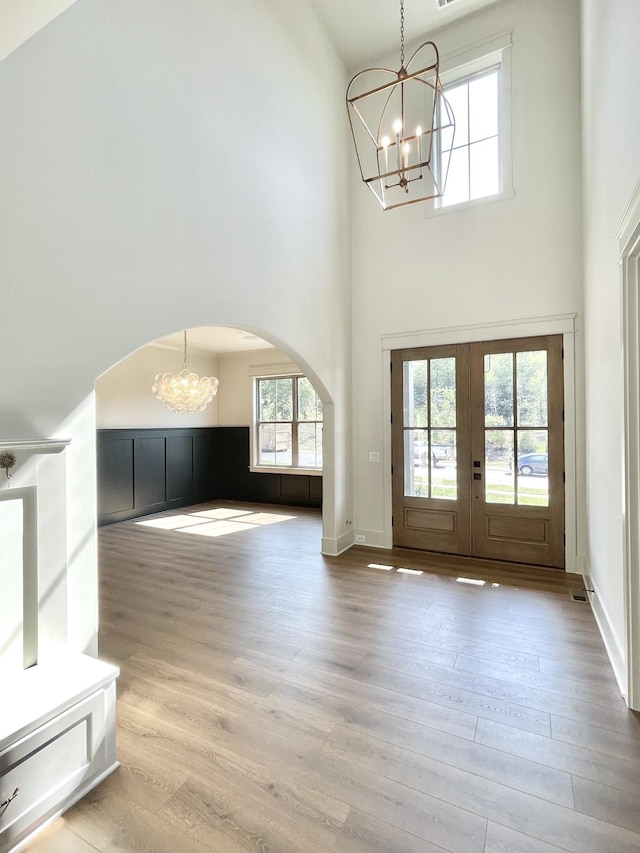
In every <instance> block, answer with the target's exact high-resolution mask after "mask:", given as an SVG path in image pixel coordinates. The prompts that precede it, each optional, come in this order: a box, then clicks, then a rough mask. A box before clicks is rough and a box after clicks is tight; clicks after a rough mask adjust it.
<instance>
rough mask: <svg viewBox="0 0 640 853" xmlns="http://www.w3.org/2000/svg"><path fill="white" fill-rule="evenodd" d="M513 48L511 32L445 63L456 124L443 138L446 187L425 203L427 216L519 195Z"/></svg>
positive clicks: (441, 153)
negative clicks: (515, 183)
mask: <svg viewBox="0 0 640 853" xmlns="http://www.w3.org/2000/svg"><path fill="white" fill-rule="evenodd" d="M510 47H511V34H510V33H505V34H502V35H500V36H497V37H496V38H495V39H493V40H491V42H489V43H483V44H479V45H477V46H476V47H474V48H470V49H469V50H467V51H465V52H464V53H463V54H459V55H457V56H456V57H454V58H452V59H450V60H449V61H448V62H446V63H445V64H446V65H448V66H449V68H448V69H445V70H444V71H443V73H442V75H441V78H442V82H443V88H444V93H445V96H446V97H447V99H448V101H449V103H450V104H451V107H452V109H453V112H454V115H455V120H456V128H455V134H451V133H444V134H442V136H441V139H440V151H439V152H437V157H438V163H440V164H445V163H447V162H448V163H449V170H448V177H447V184H446V191H445V194H444V196H442V197H441V198H437V199H434V204H433V206H429V205H425V210H426V215H427V216H433V215H438V214H442V213H450V212H452V211H455V210H459V209H461V208H466V207H475V206H477V205H481V204H487V203H489V202H494V201H500V200H503V199H507V198H511V197H513V177H512V172H513V170H512V157H511V51H510Z"/></svg>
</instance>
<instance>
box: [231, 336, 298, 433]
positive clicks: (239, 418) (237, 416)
mask: <svg viewBox="0 0 640 853" xmlns="http://www.w3.org/2000/svg"><path fill="white" fill-rule="evenodd" d="M218 363H219V365H220V371H219V377H220V387H221V388H224V394H222V392H221V393H220V399H219V401H218V425H219V426H250V425H251V423H252V422H253V379H254V377H255V376H258V375H259V374H260V373H261V372H262V371H264V372H265V375H270V371H272V370H277V371H279V372H282V373H296V372H298V370H299V368H298V366H297V365H296V364H295V363H294V362H292V361H291V360H290V359H289V358H288V357H287V356H286V355H285V353H283V352H281V351H280V350H278V349H263V350H253V351H251V352H235V353H229V354H226V355H221V356H219V358H218Z"/></svg>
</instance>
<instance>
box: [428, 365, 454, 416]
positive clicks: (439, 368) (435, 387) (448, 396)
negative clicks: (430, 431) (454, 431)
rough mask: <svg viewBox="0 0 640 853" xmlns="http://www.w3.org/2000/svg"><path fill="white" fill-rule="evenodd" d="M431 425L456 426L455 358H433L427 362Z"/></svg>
mask: <svg viewBox="0 0 640 853" xmlns="http://www.w3.org/2000/svg"><path fill="white" fill-rule="evenodd" d="M429 370H430V389H431V423H430V426H432V427H452V428H455V426H456V360H455V358H433V359H431V360H430V362H429Z"/></svg>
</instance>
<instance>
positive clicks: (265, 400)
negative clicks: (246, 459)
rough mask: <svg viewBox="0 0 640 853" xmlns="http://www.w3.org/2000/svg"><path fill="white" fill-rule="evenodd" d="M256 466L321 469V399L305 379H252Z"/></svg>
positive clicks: (300, 377)
mask: <svg viewBox="0 0 640 853" xmlns="http://www.w3.org/2000/svg"><path fill="white" fill-rule="evenodd" d="M255 388H256V423H255V427H256V428H255V439H254V441H255V444H254V459H255V460H256V462H255V465H256V467H265V468H303V469H304V468H306V469H311V470H316V471H317V470H322V400H321V399H320V397H319V396H318V394H317V392H316V390H315V388H314V387H313V385H312V384H311V382H310V381H309V380H308V379H307V378H306V376H279V377H270V378H264V379H256V382H255Z"/></svg>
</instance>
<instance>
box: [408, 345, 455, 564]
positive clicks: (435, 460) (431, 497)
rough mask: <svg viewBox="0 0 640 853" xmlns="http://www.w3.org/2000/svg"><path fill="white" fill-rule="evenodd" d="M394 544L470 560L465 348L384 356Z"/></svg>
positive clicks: (446, 348)
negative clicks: (388, 392) (388, 371)
mask: <svg viewBox="0 0 640 853" xmlns="http://www.w3.org/2000/svg"><path fill="white" fill-rule="evenodd" d="M391 377H392V380H391V410H392V435H393V518H394V534H393V541H394V545H398V546H402V547H406V548H420V549H424V550H428V551H445V552H446V553H448V554H469V553H470V549H471V526H470V502H471V485H470V484H471V480H470V454H469V450H468V448H469V441H470V434H469V348H468V346H466V345H462V346H449V347H433V348H428V349H424V348H421V349H409V350H397V351H394V352H393V353H392V354H391Z"/></svg>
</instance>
